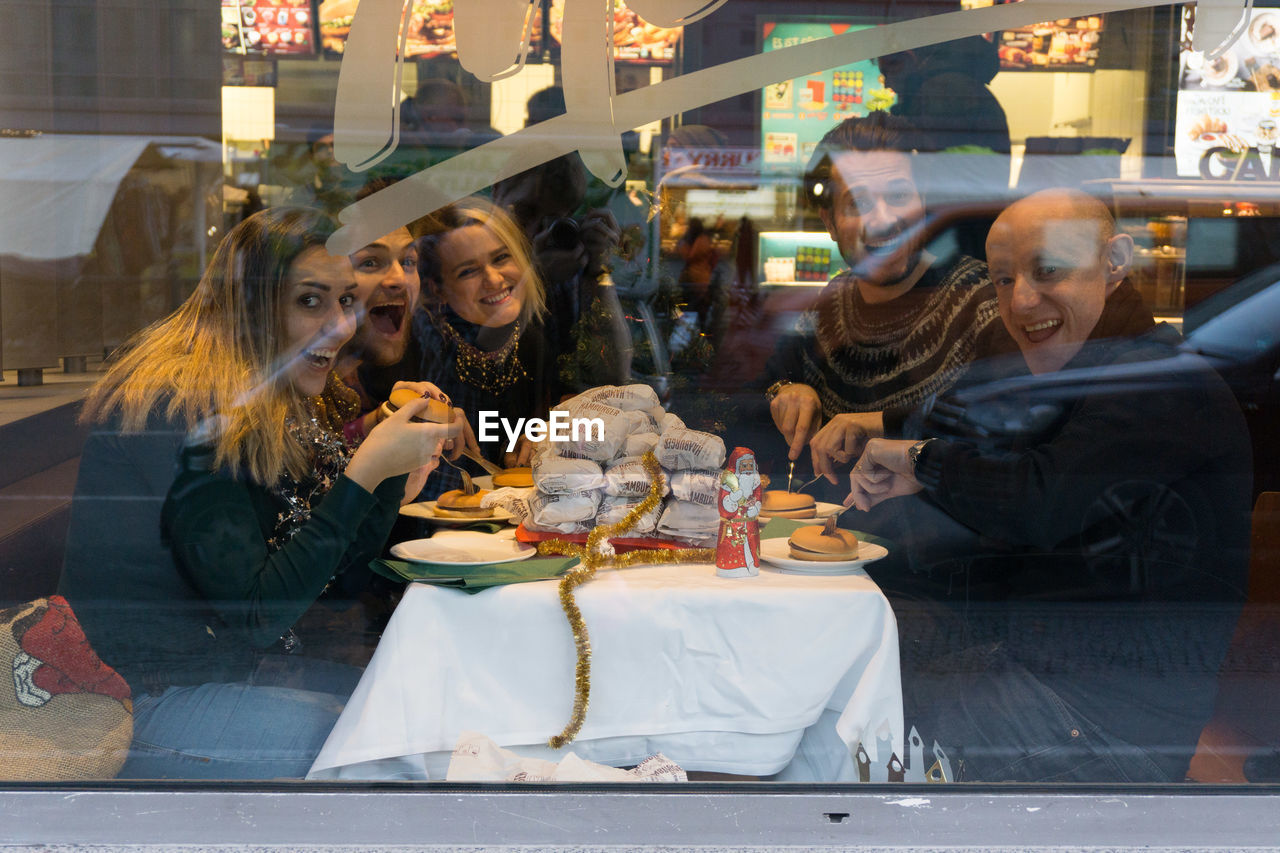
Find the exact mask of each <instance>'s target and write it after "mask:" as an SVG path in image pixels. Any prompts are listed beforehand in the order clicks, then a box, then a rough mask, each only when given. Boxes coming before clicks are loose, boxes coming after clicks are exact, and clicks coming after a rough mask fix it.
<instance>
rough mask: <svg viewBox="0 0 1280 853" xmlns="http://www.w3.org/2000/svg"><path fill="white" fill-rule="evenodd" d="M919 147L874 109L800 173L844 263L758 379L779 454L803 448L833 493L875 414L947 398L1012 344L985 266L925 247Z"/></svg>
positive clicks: (842, 129)
mask: <svg viewBox="0 0 1280 853" xmlns="http://www.w3.org/2000/svg"><path fill="white" fill-rule="evenodd" d="M927 148H928V144H927V140H926V139H925V138H924V137H923V136H921V135H920V134H919V133H918V132H917V131H916V130H915V129H914V128H913V127H912V126H911V125H910V124H908V123H907V122H906V121H904V120H903V119H900V118H897V117H894V116H890V115H889V114H887V113H883V112H872V113H870V114H869V115H867V116H865V117H862V118H851V119H847V120H845V121H844V122H842V123H841V124H839V125H837V126H836V127H835V128H834V129H832V130H831V131H830V132H828V133H827V135H826V136H825V137H823V139H822V141H821V142H820V143H819V144H818V147H817V149H816V151H815V152H814V155H813V158H812V159H811V160H810V164H809V168H808V170H807V172H806V189H807V190H808V192H807V196H808V199H809V201H810V203H812V204H816V205H817V207H818V212H819V215H820V216H821V218H822V222H823V224H824V225H825V226H826V229H827V233H828V234H829V235H830V236H831V239H832V240H834V241H835V243H836V245H837V247H838V248H839V251H840V255H841V257H842V258H843V260H844V262H845V263H846V264H847V265H848V267H847V269H845V270H844V271H842V272H841V273H840V274H839V275H837V276H836V277H835V278H833V279H832V280H831V282H830V283H829V284H828V285H827V287H826V288H825V289H824V290H823V292H822V294H821V295H820V296H819V297H818V299H817V301H816V302H815V303H814V305H813V306H812V308H810V309H809V310H808V311H807V312H805V314H803V315H802V316H801V318H800V320H799V322H798V324H797V326H796V329H795V331H794V332H793V333H792V334H790V335H789V336H788V337H787V338H785V339H784V340H783V341H782V342H781V343H780V344H779V347H778V349H777V351H776V352H775V353H774V355H773V357H772V358H771V359H770V361H769V365H768V367H767V368H766V380H765V381H766V383H772V384H771V385H770V386H769V390H768V392H767V396H768V397H769V402H770V411H771V414H772V415H773V421H774V424H775V425H776V426H777V428H778V430H779V431H780V432H781V433H782V436H783V438H784V439H785V440H786V442H787V444H788V457H789V458H790V459H791V460H793V461H794V460H795V459H797V458H798V457H799V456H800V454H801V453H802V452H803V450H804V446H805V444H806V443H807V444H809V447H810V455H811V458H812V462H813V469H814V473H815V474H824V475H826V477H827V479H828V480H830V482H831V483H832V484H833V485H834V484H836V483H838V479H837V470H836V468H837V466H842V467H844V466H847V465H848V464H849V463H850V461H851V460H852V458H853V457H854V456H855V455H856V451H857V450H859V449H860V447H861V442H862V441H863V440H864V439H865V437H866V435H867V434H868V432H871V433H872V434H875V433H876V432H877V430H879V429H880V428H881V423H882V417H881V415H880V413H881V412H883V411H884V410H886V409H891V408H899V407H910V406H914V405H917V404H919V403H921V402H923V401H924V400H925V399H927V398H928V397H930V396H931V395H934V394H937V393H939V392H942V391H946V390H947V389H948V388H950V387H951V386H952V385H954V384H955V382H956V380H957V379H959V377H960V376H961V374H962V373H963V372H964V370H965V368H966V367H967V365H968V364H969V362H970V361H971V360H973V358H974V357H975V354H976V353H979V352H984V353H985V352H988V351H1000V350H1003V349H1007V348H1009V347H1010V346H1011V345H1010V344H1009V343H1008V341H1007V339H1005V338H1004V336H1003V334H1002V330H1001V324H1000V323H999V322H998V321H997V319H998V316H999V312H998V310H997V307H996V298H995V292H994V291H993V290H992V288H991V282H990V279H989V278H988V276H987V268H986V265H985V264H983V263H982V262H981V261H978V260H975V259H974V258H971V257H967V256H964V255H960V256H958V257H957V258H956V259H955V260H954V261H953V262H946V261H943V260H941V259H939V258H937V257H935V256H934V255H932V254H930V253H929V252H928V251H926V250H925V249H924V245H923V242H924V240H923V225H924V222H925V199H924V195H923V193H922V192H921V190H920V188H919V185H918V177H917V174H916V171H917V168H918V165H919V163H920V162H921V158H920V157H919V156H918V155H919V152H921V151H923V150H927ZM993 189H997V188H993Z"/></svg>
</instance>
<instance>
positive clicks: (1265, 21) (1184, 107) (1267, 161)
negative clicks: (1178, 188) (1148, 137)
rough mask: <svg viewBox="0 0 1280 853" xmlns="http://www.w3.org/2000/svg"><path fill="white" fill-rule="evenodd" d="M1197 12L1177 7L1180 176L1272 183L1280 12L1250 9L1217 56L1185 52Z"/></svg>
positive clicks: (1278, 117)
mask: <svg viewBox="0 0 1280 853" xmlns="http://www.w3.org/2000/svg"><path fill="white" fill-rule="evenodd" d="M1194 29H1195V7H1193V6H1187V7H1184V8H1183V13H1182V28H1181V38H1180V41H1179V63H1178V66H1179V77H1178V80H1179V85H1178V90H1179V91H1178V105H1177V112H1176V116H1175V119H1174V144H1173V153H1174V159H1175V160H1176V161H1177V169H1178V175H1179V177H1202V178H1211V179H1215V180H1224V179H1225V180H1258V179H1269V180H1275V179H1276V175H1277V171H1280V170H1278V168H1277V167H1280V162H1277V160H1278V159H1280V158H1275V157H1273V156H1272V152H1273V148H1274V145H1275V141H1276V127H1277V125H1278V124H1280V9H1259V8H1254V9H1253V10H1252V11H1251V12H1250V13H1249V23H1248V26H1247V28H1246V29H1245V30H1244V32H1243V33H1242V34H1241V36H1240V38H1239V39H1237V40H1236V41H1235V43H1234V44H1232V45H1231V47H1229V48H1227V50H1226V51H1225V52H1224V53H1223V54H1222V55H1221V56H1219V57H1218V58H1216V59H1206V58H1205V56H1204V54H1203V53H1201V52H1200V51H1196V50H1192V49H1191V38H1192V33H1193V32H1194Z"/></svg>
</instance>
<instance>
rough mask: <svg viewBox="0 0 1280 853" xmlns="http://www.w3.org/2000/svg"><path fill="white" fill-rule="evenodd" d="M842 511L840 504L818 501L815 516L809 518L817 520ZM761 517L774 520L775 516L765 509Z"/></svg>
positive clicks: (762, 510) (801, 519) (797, 519)
mask: <svg viewBox="0 0 1280 853" xmlns="http://www.w3.org/2000/svg"><path fill="white" fill-rule="evenodd" d="M842 509H844V507H842V506H840V504H829V503H826V502H825V501H818V503H817V505H816V506H815V508H814V511H815V514H814V515H811V516H809V518H817V519H822V518H826V517H827V516H829V515H835V514H836V513H837V512H839V511H840V510H842ZM760 517H761V518H773V516H772V515H769V513H767V512H765V511H764V509H763V508H762V509H761V510H760ZM778 517H779V518H790V519H791V520H792V521H807V520H808V519H804V518H796V517H795V516H781V515H780V516H778Z"/></svg>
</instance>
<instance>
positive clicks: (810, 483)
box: [796, 474, 822, 492]
mask: <svg viewBox="0 0 1280 853" xmlns="http://www.w3.org/2000/svg"><path fill="white" fill-rule="evenodd" d="M821 479H822V475H821V474H819V475H818V476H816V477H814V478H813V479H812V480H810V481H808V482H807V483H804V484H803V485H801V486H800V487H799V488H797V489H796V492H803V491H804V490H805V489H807V488H809V487H810V486H812V485H813V484H814V483H816V482H818V481H819V480H821Z"/></svg>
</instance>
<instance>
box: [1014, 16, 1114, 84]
mask: <svg viewBox="0 0 1280 853" xmlns="http://www.w3.org/2000/svg"><path fill="white" fill-rule="evenodd" d="M1103 22H1104V20H1103V16H1101V15H1088V16H1085V17H1082V18H1059V19H1058V20H1056V21H1045V22H1044V23H1040V24H1033V25H1032V26H1029V27H1019V28H1018V29H1016V30H1005V31H1004V32H1002V33H1000V70H1001V71H1088V70H1090V69H1092V68H1093V67H1094V66H1095V65H1097V63H1098V44H1099V43H1100V42H1101V41H1102V27H1103Z"/></svg>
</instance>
